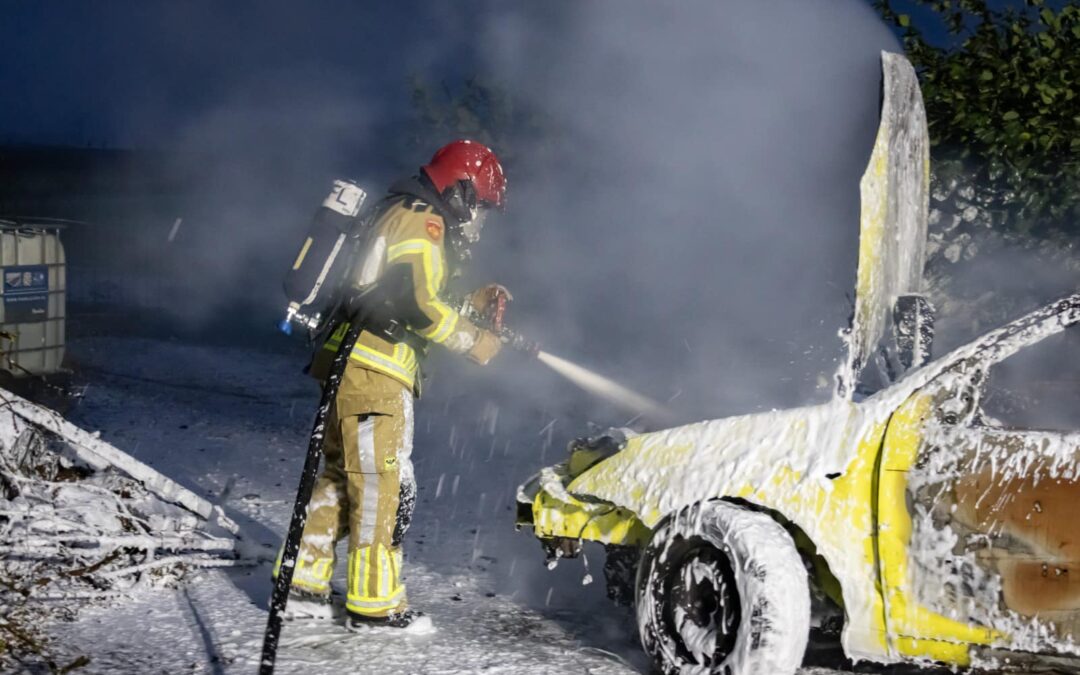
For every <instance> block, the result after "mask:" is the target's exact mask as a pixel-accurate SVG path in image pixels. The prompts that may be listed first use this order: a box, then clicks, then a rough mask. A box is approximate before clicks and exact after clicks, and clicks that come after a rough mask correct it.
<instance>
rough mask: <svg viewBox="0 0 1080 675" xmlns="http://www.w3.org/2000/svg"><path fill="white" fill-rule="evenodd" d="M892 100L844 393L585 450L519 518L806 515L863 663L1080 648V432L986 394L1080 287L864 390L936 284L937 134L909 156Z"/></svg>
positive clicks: (625, 523) (816, 575)
mask: <svg viewBox="0 0 1080 675" xmlns="http://www.w3.org/2000/svg"><path fill="white" fill-rule="evenodd" d="M885 58H886V96H887V97H888V96H889V95H890V93H891V94H893V95H894V98H895V95H896V94H897V92H898V91H902V92H906V94H907V95H908V99H909V100H908V102H907V105H906V106H900V107H901V108H902V110H900V111H899V113H900V116H901V117H902V116H903V115H905V114H906V115H914V117H913V119H915V120H916V122H915V125H916V126H917V125H918V122H919V119H918V117H919V115H921V100H920V99H919V98H918V90H917V85H916V86H915V91H914V94H911V92H910V89H907V90H905V89H904V88H903V86H902V85H903V83H901V82H897V81H896V79H897V78H899V79H904V78H907V79H906V82H907V84H908V86H909V87H910V83H911V82H913V81H914V73H913V72H911V71H909V70H908V69H910V66H909V65H907V63H906V61H903V60H902V58H901V57H896V56H892V55H886V57H885ZM890 59H891V62H890ZM890 67H892V68H893V69H894V72H893V75H892V77H893V78H894V80H893V81H892V82H890V81H889V77H890V74H889V68H890ZM901 71H902V72H901ZM897 72H900V75H896V73H897ZM894 103H895V101H894ZM889 112H890V111H889V104H888V101H887V102H886V106H885V109H884V110H883V116H882V117H883V118H882V127H881V129H879V134H878V141H877V144H876V145H875V151H874V156H873V157H872V158H871V161H870V166H869V167H868V169H867V174H866V176H864V178H863V185H862V188H863V190H862V194H863V214H862V218H863V222H862V228H861V230H862V232H861V237H862V239H861V244H860V263H859V277H858V282H857V307H856V324H857V325H856V328H855V334H853V335H851V336H850V345H851V347H850V348H851V354H852V356H851V359H850V362H849V364H848V372H847V373H842V374H841V376H840V380H841V381H842V382H844V380H845V379H846V383H845V384H844V386H842V387H841V388H840V391H839V392H838V393H837V395H836V396H835V397H834V398H833V399H832V400H831V401H829V402H828V403H825V404H822V405H816V406H811V407H805V408H797V409H793V410H782V411H772V412H766V413H761V414H752V415H745V416H739V417H731V418H725V419H717V420H712V421H706V422H700V423H697V424H690V425H686V426H681V427H676V428H673V429H667V430H663V431H657V432H653V433H646V434H642V435H638V436H633V437H631V438H629V439H628V440H627V441H626V442H625V444H624V445H623V447H621V449H619V450H618V451H617V452H614V453H612V452H610V451H607V452H604V451H597V450H596V449H594V448H590V447H587V446H578V447H577V448H575V449H573V452H572V454H571V456H570V457H569V459H568V460H567V461H566V462H564V463H562V464H559V465H556V466H553V467H549V468H546V469H543V470H542V471H541V472H540V473H539V474H538V475H537V476H535V477H534V478H533V479H531V480H530V481H529V482H528V483H527V484H525V485H523V486H522V488H521V490H520V491H519V496H518V503H519V520H518V522H519V526H522V527H529V528H532V530H533V532H534V533H535V536H536V537H538V538H539V539H541V540H544V541H549V542H560V541H562V542H566V541H568V540H570V541H578V540H586V541H596V542H601V543H604V544H614V545H627V546H637V547H641V546H644V545H645V544H646V543H647V542H648V540H649V537H650V535H651V533H652V532H653V530H654V528H656V527H657V525H658V524H659V523H661V521H663V520H664V519H665V518H667V517H669V516H672V515H673V514H675V513H677V512H679V511H680V510H681V509H683V508H685V507H687V506H690V505H692V504H698V503H702V502H707V501H710V500H728V501H733V502H736V503H738V504H742V505H745V506H746V507H747V508H751V509H754V510H758V511H761V512H764V513H768V514H770V515H773V516H774V517H775V518H777V519H778V520H779V521H780V522H781V523H782V524H784V525H785V527H787V529H788V531H789V532H790V533H791V534H792V537H793V540H794V542H795V544H796V546H797V547H798V548H799V550H800V552H801V553H802V554H803V556H804V559H805V560H806V562H807V567H808V569H809V570H810V573H811V577H812V579H813V581H814V582H815V583H816V585H817V586H818V587H819V588H820V589H821V590H822V591H823V592H824V593H825V594H826V595H828V596H829V597H831V598H832V600H833V601H835V603H836V604H837V605H838V606H840V607H842V609H843V613H844V618H845V625H844V630H843V635H842V644H843V647H844V649H845V652H846V654H847V655H848V656H849V657H850V658H853V659H856V660H859V659H866V660H872V661H877V662H882V663H889V662H896V661H935V662H943V663H947V664H953V665H959V666H964V665H969V664H971V663H972V662H973V660H977V661H978V660H981V661H982V662H984V663H985V662H987V659H992V658H995V656H996V655H999V654H1000V653H1003V652H1013V653H1015V652H1029V653H1030V652H1035V653H1059V654H1060V653H1076V651H1077V650H1076V647H1075V645H1074V643H1073V641H1072V638H1071V635H1072V634H1073V633H1074V631H1075V632H1077V634H1080V524H1077V523H1074V522H1072V521H1073V520H1078V521H1080V519H1075V518H1073V516H1072V509H1073V508H1074V506H1073V505H1074V504H1076V503H1080V435H1078V434H1076V433H1068V432H1051V431H1039V430H1026V429H1014V428H1008V427H1004V426H1001V425H998V424H996V422H995V421H994V420H993V419H991V418H989V417H987V416H985V415H983V414H982V411H981V409H980V396H981V394H982V391H983V389H984V387H985V383H986V380H987V372H988V371H989V370H992V369H993V368H994V367H995V366H996V365H997V364H998V363H1000V362H1002V361H1004V360H1007V359H1008V358H1010V357H1011V356H1013V355H1015V354H1018V353H1020V352H1023V351H1024V350H1026V349H1029V348H1032V347H1034V346H1036V345H1038V344H1039V343H1040V342H1042V341H1043V340H1045V339H1047V338H1049V337H1051V336H1053V335H1055V334H1060V333H1063V332H1065V331H1066V330H1067V329H1069V327H1070V326H1073V325H1075V324H1076V323H1077V322H1080V294H1076V295H1072V296H1069V297H1067V298H1064V299H1062V300H1060V301H1058V302H1056V303H1053V304H1051V305H1049V306H1046V307H1044V308H1042V309H1039V310H1037V311H1035V312H1033V313H1031V314H1029V315H1027V316H1025V317H1023V318H1021V319H1019V320H1017V321H1015V322H1013V323H1010V324H1008V325H1007V326H1005V327H1003V328H1000V329H998V330H996V331H993V332H991V333H988V334H987V335H984V336H983V337H982V338H979V339H978V340H976V341H975V342H973V343H970V344H969V345H967V346H965V347H962V348H960V349H957V350H955V351H953V352H952V353H951V354H948V355H946V356H944V357H942V358H939V359H938V360H936V361H933V362H931V363H929V364H928V365H923V366H922V367H916V368H914V369H912V370H910V371H909V372H907V373H906V374H905V375H904V376H903V377H902V378H900V379H899V380H898V381H896V382H894V383H893V384H891V385H890V386H887V387H885V388H884V389H882V390H880V391H878V392H877V393H875V394H874V395H872V396H869V397H868V398H864V399H862V400H858V396H857V395H856V394H855V393H854V392H853V391H852V390H854V388H855V387H854V385H853V384H852V382H854V381H855V379H856V378H857V371H858V369H859V368H860V367H861V365H862V362H863V361H865V360H866V356H865V355H867V354H870V353H872V351H873V346H874V344H876V342H877V339H878V338H880V336H881V333H882V331H883V325H884V324H885V323H886V321H885V319H884V318H882V317H884V316H886V315H887V312H888V310H889V309H891V303H892V301H893V300H894V299H895V298H896V297H897V296H899V295H901V294H904V293H908V292H913V291H914V292H917V291H919V290H920V289H919V288H918V284H920V283H921V274H922V255H923V253H922V250H921V249H920V248H919V247H921V246H922V245H923V243H924V240H925V209H926V206H925V190H926V183H925V180H926V172H927V170H928V169H927V165H926V162H927V160H926V159H925V158H926V152H925V143H924V142H923V144H922V145H921V146H920V145H919V143H916V146H917V149H918V150H919V151H918V152H915V153H911V152H906V153H905V152H899V151H898V150H897V148H896V147H895V141H896V137H897V134H898V133H899V134H904V133H907V132H909V131H910V127H908V128H897V126H896V125H895V124H894V123H895V120H896V119H897V117H896V115H892V116H890V114H889ZM892 112H894V113H895V112H897V111H892ZM890 119H891V120H892V123H893V126H892V128H890V124H891V122H890ZM921 122H922V124H923V125H925V120H924V119H923V120H922V121H921ZM924 134H925V132H924ZM909 135H910V134H909ZM913 158H914V159H913ZM912 162H914V165H912ZM897 164H901V165H902V166H899V167H898V166H897ZM905 172H906V177H904V174H905ZM898 176H899V178H898ZM912 176H915V178H914V179H913V178H912ZM905 181H906V183H907V188H905V187H904V185H902V183H904V182H905ZM898 183H901V184H898ZM918 184H921V186H922V187H921V189H922V190H923V194H921V195H920V194H917V193H918V187H919V185H918ZM912 185H914V187H912ZM905 189H906V190H907V192H906V193H905ZM905 200H906V201H905ZM898 201H899V202H900V204H899V207H897V202H898ZM905 204H906V208H908V209H909V211H911V212H912V213H914V214H915V216H914V219H910V218H909V219H908V220H909V222H908V223H907V224H905V223H904V222H901V221H903V212H904V208H905ZM920 209H921V210H922V211H923V213H921V214H920V213H919V210H920ZM898 214H899V215H898ZM919 218H923V220H922V221H921V222H919V220H918V219H919ZM898 219H899V220H898ZM898 233H899V234H898ZM905 238H906V243H905ZM897 242H900V243H901V244H902V245H901V246H899V247H898V246H897V245H896V244H897ZM890 247H892V248H890ZM912 247H915V248H917V249H919V250H916V251H915V253H914V254H912V253H911V248H912ZM905 256H907V258H913V259H907V258H905ZM890 261H891V262H890ZM897 261H899V265H900V267H901V268H906V269H907V271H906V272H905V271H904V270H903V269H902V270H901V271H900V272H897V271H896V264H897ZM905 275H906V276H905ZM882 308H884V309H882ZM860 314H861V316H860ZM860 319H861V320H862V323H861V324H859V321H860ZM860 330H862V331H863V332H862V333H859V332H858V331H860ZM1078 332H1080V329H1077V328H1074V329H1072V334H1073V335H1074V336H1075V337H1080V336H1077V335H1075V334H1076V333H1078ZM1070 574H1071V575H1072V576H1070ZM1073 579H1075V582H1074V581H1073Z"/></svg>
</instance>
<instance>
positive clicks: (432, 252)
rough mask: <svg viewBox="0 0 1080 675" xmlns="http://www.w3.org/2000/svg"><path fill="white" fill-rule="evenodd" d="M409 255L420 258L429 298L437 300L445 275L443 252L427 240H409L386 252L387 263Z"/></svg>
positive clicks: (395, 245)
mask: <svg viewBox="0 0 1080 675" xmlns="http://www.w3.org/2000/svg"><path fill="white" fill-rule="evenodd" d="M407 255H419V256H420V263H421V264H422V265H423V269H424V281H425V282H426V284H427V292H428V297H430V298H432V299H434V298H437V297H438V296H439V289H440V288H442V282H443V273H444V269H443V260H442V251H440V250H439V249H438V248H437V247H436V246H435V245H434V244H432V243H431V242H430V241H427V240H425V239H407V240H405V241H403V242H401V243H398V244H394V245H393V246H391V247H390V248H389V249H387V250H386V262H387V263H391V262H394V261H395V260H397V259H398V258H402V257H405V256H407Z"/></svg>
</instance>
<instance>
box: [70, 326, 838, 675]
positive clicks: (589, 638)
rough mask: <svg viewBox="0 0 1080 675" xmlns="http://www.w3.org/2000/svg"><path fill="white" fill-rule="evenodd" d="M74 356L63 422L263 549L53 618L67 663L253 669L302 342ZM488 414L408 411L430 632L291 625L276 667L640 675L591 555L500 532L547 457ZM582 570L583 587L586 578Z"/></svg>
mask: <svg viewBox="0 0 1080 675" xmlns="http://www.w3.org/2000/svg"><path fill="white" fill-rule="evenodd" d="M71 350H72V354H73V356H74V357H75V360H76V362H77V364H78V368H79V373H80V378H81V380H82V381H84V382H85V383H86V389H85V392H84V395H83V397H82V399H81V400H80V401H79V402H78V403H77V405H76V406H74V408H73V409H72V410H71V411H70V412H69V416H70V417H71V418H72V419H73V421H75V422H76V423H79V424H81V425H82V426H84V427H86V428H89V429H92V430H101V432H102V436H103V437H104V438H106V439H107V440H109V441H111V442H112V443H114V444H115V445H117V446H118V447H120V448H122V449H124V450H126V451H128V452H130V453H132V454H133V455H135V456H137V457H138V458H140V459H142V460H143V461H145V462H147V463H149V464H151V465H152V466H154V467H155V468H157V469H158V470H160V471H162V472H164V473H166V474H168V475H170V476H172V477H173V478H175V479H177V480H179V481H180V482H181V483H183V484H185V485H186V486H188V487H190V488H192V489H194V490H195V491H197V492H199V493H200V494H204V495H207V496H208V497H209V498H211V499H213V500H215V501H218V502H219V503H221V504H223V505H224V506H225V507H226V509H227V510H228V511H229V513H230V514H231V515H233V516H234V517H235V518H236V519H237V520H238V521H239V522H240V523H241V527H242V530H243V535H244V541H245V547H246V551H247V553H248V554H249V555H252V556H258V557H261V558H262V560H261V562H259V563H257V564H255V565H253V566H248V567H240V568H236V569H230V570H213V571H205V572H201V573H199V574H198V575H197V576H195V577H194V578H192V579H191V580H190V582H189V583H187V584H186V585H185V586H184V587H182V588H178V589H164V590H163V589H157V590H153V589H147V590H145V591H142V592H136V593H135V594H133V595H132V597H130V598H129V599H127V600H125V601H122V602H118V603H116V604H113V605H110V606H105V607H93V608H89V609H87V610H85V611H83V612H82V613H81V615H80V617H79V619H78V620H77V621H76V622H75V623H71V624H67V623H65V624H58V625H55V626H53V627H52V628H51V632H52V635H53V637H54V643H53V644H54V646H55V648H56V649H57V650H59V654H61V655H64V656H67V657H69V658H71V657H75V656H78V655H87V656H89V657H90V658H91V662H90V664H89V665H88V666H87V667H86V668H85V670H83V671H81V672H141V673H178V672H211V673H217V672H253V671H254V669H255V668H256V665H257V659H258V654H259V650H260V646H261V642H262V635H263V628H264V625H265V620H266V614H265V612H266V606H267V596H268V593H269V588H270V585H269V581H268V579H269V572H270V559H271V557H272V556H273V554H274V552H275V548H276V546H277V544H278V542H280V539H281V537H282V535H283V532H284V528H285V524H286V522H287V519H288V514H289V511H290V508H291V504H292V499H293V496H294V493H295V486H296V480H297V477H298V473H299V468H300V465H301V462H302V453H303V449H304V447H305V446H306V437H307V433H308V431H309V429H308V427H309V423H310V422H309V420H310V415H311V414H312V410H313V408H314V404H315V399H316V397H317V391H316V389H315V387H314V385H313V383H312V382H311V381H309V380H308V379H307V378H306V377H305V376H304V375H302V374H301V373H300V372H299V366H300V365H301V363H302V359H303V355H302V352H299V351H290V350H289V349H287V348H282V349H278V351H258V350H253V349H250V348H239V347H221V346H194V345H191V344H185V343H182V342H177V341H169V340H160V339H148V338H119V337H86V338H80V339H76V340H75V341H74V342H73V344H72V345H71ZM435 400H436V402H438V401H439V399H438V398H436V399H435ZM496 410H497V409H496ZM492 417H493V412H492V409H491V408H490V407H488V408H485V409H483V410H482V411H481V412H480V413H479V414H474V415H472V416H471V417H470V416H463V415H461V414H458V413H456V412H455V409H454V404H453V402H451V401H443V402H439V403H438V405H437V406H435V405H433V404H431V403H429V402H428V401H427V400H425V402H423V403H422V405H421V407H420V408H419V410H418V424H417V439H416V449H415V451H414V458H415V460H416V465H417V475H418V480H419V486H420V498H419V504H418V508H417V514H416V518H415V520H414V524H413V526H412V530H411V531H410V532H409V536H408V538H407V544H406V556H407V578H406V581H407V585H408V589H409V595H410V598H411V600H412V603H413V604H414V606H416V607H417V608H419V609H422V610H424V611H426V612H427V613H428V614H429V615H430V616H431V617H432V618H433V620H434V623H435V626H436V632H435V633H433V634H431V635H427V636H403V635H401V634H399V633H391V634H389V635H387V634H371V635H360V636H353V635H350V634H347V633H345V632H344V630H343V629H342V628H341V627H340V626H337V625H334V624H333V623H316V622H309V623H289V624H286V626H285V630H284V633H283V638H282V647H281V651H280V658H279V672H282V673H292V672H297V673H298V672H304V673H322V672H326V673H341V672H379V673H384V674H390V673H445V674H449V673H475V672H489V673H564V672H573V673H634V672H648V664H647V662H646V660H645V659H644V657H643V655H642V654H641V652H640V650H639V648H638V646H637V643H636V637H635V635H634V628H633V624H632V620H631V617H630V616H629V614H628V612H626V611H625V610H621V609H619V608H616V607H614V606H613V605H611V604H609V603H608V602H607V601H606V600H605V599H604V598H603V588H602V586H603V581H602V572H601V571H600V569H599V568H600V562H598V560H597V559H598V558H599V557H600V555H599V552H596V551H594V552H593V553H592V560H591V561H583V560H569V561H563V562H562V563H561V565H560V566H559V568H558V569H556V570H554V571H548V570H547V569H545V568H544V566H543V564H542V562H543V556H542V554H541V551H540V550H539V546H538V545H537V544H536V542H535V541H533V540H532V538H531V537H530V536H529V535H528V534H527V533H517V532H515V531H514V528H513V512H512V503H513V496H514V491H515V488H516V485H517V484H518V483H519V482H521V481H522V480H523V479H524V478H525V477H527V475H529V473H530V472H531V471H533V470H535V469H536V468H538V467H539V466H541V465H543V464H545V463H550V462H551V457H547V458H544V457H542V456H540V455H538V454H537V453H536V452H535V448H528V447H522V446H523V445H528V444H532V445H537V444H539V442H540V440H539V438H542V437H543V436H544V434H545V429H544V428H542V425H540V424H538V425H537V427H539V428H532V429H529V430H528V433H527V434H524V432H522V431H521V430H520V429H517V430H515V429H506V430H502V429H500V428H499V424H498V423H497V422H495V421H493V420H492ZM523 434H524V435H523ZM538 437H539V438H538ZM515 438H518V439H523V440H522V442H520V443H515V442H512V441H513V440H514V439H515ZM587 563H591V565H590V570H586V567H585V565H586V564H587ZM587 573H591V575H592V576H594V577H596V579H597V581H596V582H595V583H590V584H584V583H583V582H584V581H585V580H587V577H586V574H587ZM337 579H339V580H340V571H339V574H338V576H337ZM339 583H340V582H339ZM804 672H805V673H806V674H807V675H809V674H811V673H813V674H814V675H820V674H822V673H831V672H836V671H835V670H832V669H829V668H823V667H808V668H806V669H805V671H804Z"/></svg>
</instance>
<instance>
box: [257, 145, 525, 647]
mask: <svg viewBox="0 0 1080 675" xmlns="http://www.w3.org/2000/svg"><path fill="white" fill-rule="evenodd" d="M505 199H506V179H505V177H504V176H503V170H502V166H501V165H500V164H499V160H498V158H497V157H496V156H495V153H493V152H492V151H491V150H490V149H489V148H487V147H485V146H484V145H482V144H480V143H475V142H471V141H467V140H461V141H455V142H453V143H450V144H449V145H446V146H445V147H443V148H441V149H440V150H439V151H438V152H436V153H435V155H434V157H432V159H431V161H430V162H429V163H428V164H427V165H425V166H423V167H422V168H421V170H420V173H419V175H417V176H414V177H412V178H408V179H404V180H401V181H398V182H397V183H395V184H394V185H392V186H391V188H390V191H389V195H388V196H387V198H386V199H385V200H384V201H383V202H382V203H381V204H380V205H379V206H378V207H377V208H379V209H380V211H379V215H378V216H377V220H376V221H375V224H374V226H373V230H372V239H371V241H370V243H369V244H368V247H367V250H366V253H365V254H362V255H361V256H359V260H358V262H357V264H356V265H355V267H354V269H353V270H352V271H351V273H350V274H351V282H352V285H353V286H354V289H353V290H354V291H355V293H354V294H353V297H354V298H356V300H355V301H354V302H352V303H350V313H351V314H352V315H353V317H352V318H353V320H357V321H359V322H360V324H361V325H362V326H363V332H362V333H361V335H360V338H359V340H358V341H357V343H356V346H355V347H354V348H353V351H352V354H351V358H350V360H349V364H348V367H347V368H346V370H345V374H344V376H343V378H342V381H341V387H340V390H339V391H338V394H337V398H336V400H335V402H334V406H333V408H332V409H331V412H330V417H329V420H328V423H327V430H326V440H325V442H324V445H323V455H324V469H323V473H322V475H321V476H320V477H319V479H318V482H317V483H316V485H315V490H314V493H313V495H312V498H311V502H310V505H309V506H308V518H307V524H306V526H305V528H304V533H303V539H302V541H301V544H300V552H299V556H298V559H297V563H296V570H295V572H294V575H293V580H292V589H291V592H290V600H289V603H288V608H289V610H290V613H289V614H290V615H291V616H293V617H295V616H312V617H326V616H329V615H330V578H331V574H332V571H333V568H334V560H335V559H334V549H335V544H336V543H337V542H338V541H339V540H340V539H342V538H344V537H345V536H346V534H347V535H348V539H349V554H348V567H347V569H348V571H347V588H348V591H347V594H346V598H345V609H346V611H347V615H348V621H347V626H348V627H349V628H352V629H358V628H361V627H363V626H367V625H371V624H382V625H389V626H393V627H405V626H408V625H409V624H410V623H412V622H413V621H414V620H415V619H416V618H417V617H419V616H421V615H422V613H420V612H415V611H413V610H410V609H409V608H408V603H407V600H406V595H405V584H404V583H402V554H401V542H402V538H403V537H404V535H405V532H406V530H407V529H408V527H409V521H410V519H411V517H412V511H413V506H414V504H415V501H416V482H415V479H414V477H413V467H412V462H411V460H410V454H411V452H412V443H413V400H414V399H415V398H419V396H420V380H421V377H420V364H421V362H422V361H423V358H424V356H425V354H426V353H427V351H428V348H429V345H430V344H431V343H435V344H438V345H442V346H443V347H445V348H447V349H449V350H450V351H452V352H456V353H458V354H463V355H464V356H466V357H467V358H469V359H471V360H472V361H474V362H475V363H478V364H481V365H486V364H487V363H488V362H489V361H491V359H492V358H493V357H494V356H495V355H496V354H497V353H498V352H499V349H500V347H501V345H502V343H501V341H500V339H499V336H498V335H496V334H494V333H492V332H490V331H488V330H485V329H482V328H479V327H478V326H476V325H474V324H473V323H472V322H471V321H469V320H468V319H467V318H466V317H465V316H462V314H461V313H460V312H459V311H458V310H459V309H460V308H455V307H454V306H452V305H451V304H450V303H449V302H448V301H447V299H446V285H447V282H448V281H449V280H450V279H451V278H452V277H454V276H456V275H457V274H460V271H461V266H462V263H464V262H465V261H467V260H468V258H469V249H470V247H471V246H472V245H473V244H475V243H476V242H477V240H478V239H479V237H480V231H481V229H482V227H483V223H484V218H485V216H486V214H487V212H488V211H489V210H490V209H493V208H494V209H501V208H502V207H503V204H504V203H505ZM507 299H509V294H508V293H507V292H506V290H505V289H504V288H503V287H501V286H497V285H492V286H487V287H484V288H481V289H478V290H477V291H474V292H473V293H472V294H470V295H469V296H468V298H467V301H468V302H469V303H471V304H472V305H473V307H474V308H475V309H476V310H479V311H480V312H481V313H482V312H483V311H485V310H486V308H487V307H488V306H489V305H493V304H494V303H499V302H505V300H507ZM346 329H347V325H346V322H342V324H341V325H340V326H339V327H338V328H337V330H336V331H334V332H332V333H331V335H330V337H329V338H328V339H327V341H326V343H325V345H324V346H323V348H322V349H321V350H320V352H319V353H318V354H317V355H316V356H315V358H314V359H313V361H312V366H311V370H312V374H313V375H315V376H316V377H320V378H325V376H326V374H327V372H328V370H329V365H330V362H331V361H332V360H333V357H334V355H335V354H336V352H337V349H338V347H339V345H340V343H341V340H342V337H343V336H344V334H345V331H346ZM279 563H280V560H279ZM274 573H275V575H276V574H277V569H276V568H275V570H274Z"/></svg>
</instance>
